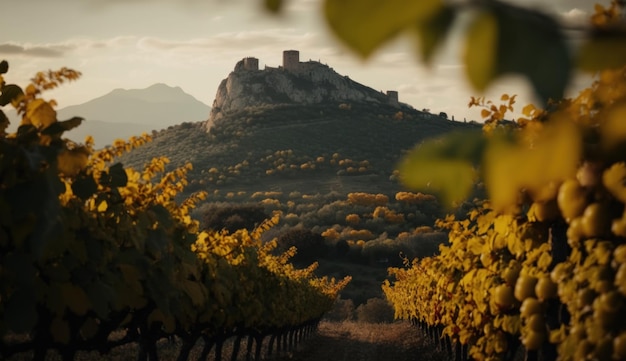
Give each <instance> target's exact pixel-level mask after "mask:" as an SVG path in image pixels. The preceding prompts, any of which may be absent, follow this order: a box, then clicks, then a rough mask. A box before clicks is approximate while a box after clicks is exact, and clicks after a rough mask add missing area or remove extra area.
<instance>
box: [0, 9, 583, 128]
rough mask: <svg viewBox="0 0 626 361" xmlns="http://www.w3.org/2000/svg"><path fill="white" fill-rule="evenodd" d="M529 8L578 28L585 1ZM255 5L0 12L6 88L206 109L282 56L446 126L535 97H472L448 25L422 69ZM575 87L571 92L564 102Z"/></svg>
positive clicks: (525, 92)
mask: <svg viewBox="0 0 626 361" xmlns="http://www.w3.org/2000/svg"><path fill="white" fill-rule="evenodd" d="M510 2H514V3H517V4H521V5H524V6H529V7H538V8H540V9H541V10H543V11H546V12H549V13H552V14H555V15H556V16H558V17H559V18H560V19H563V21H567V22H573V23H576V22H579V21H584V19H586V18H587V17H588V16H589V15H590V14H591V12H592V9H593V1H591V0H550V1H536V0H511V1H510ZM261 4H262V1H260V0H55V1H50V0H20V1H12V2H11V5H9V6H3V10H4V11H3V15H4V16H3V18H2V21H0V59H5V60H7V61H8V62H9V65H10V70H9V73H8V74H5V80H6V81H7V82H8V83H16V84H18V85H22V86H25V85H26V84H28V82H29V79H30V78H32V77H33V75H35V74H36V72H37V71H42V70H44V71H45V70H49V69H52V70H56V69H59V68H61V67H64V66H65V67H69V68H72V69H75V70H78V71H80V72H81V73H82V77H81V78H80V79H79V80H78V81H76V82H72V83H69V84H64V85H62V86H61V87H60V88H59V89H57V90H54V91H50V92H48V93H46V94H44V97H45V98H54V99H55V100H56V101H57V102H58V104H59V107H60V108H62V107H64V106H69V105H74V104H80V103H83V102H86V101H88V100H91V99H93V98H96V97H99V96H102V95H104V94H106V93H108V92H110V91H111V90H113V89H117V88H123V89H141V88H146V87H148V86H150V85H152V84H155V83H165V84H167V85H170V86H179V87H181V88H182V89H183V90H184V91H185V92H187V93H189V94H191V95H193V96H194V97H195V98H197V99H198V100H200V101H202V102H204V103H206V104H208V105H212V103H213V100H214V98H215V94H216V91H217V87H218V86H219V83H220V81H221V80H222V79H224V78H226V77H227V76H228V74H229V73H230V72H231V71H232V70H233V69H234V67H235V64H236V63H237V61H239V60H241V59H242V58H244V57H249V56H252V57H256V58H258V59H259V63H260V64H259V65H260V67H261V68H263V66H264V65H268V66H274V67H275V66H278V65H280V64H281V62H282V52H283V50H291V49H294V50H299V51H300V60H301V61H305V60H309V59H311V60H319V61H321V62H322V63H325V64H328V65H329V66H330V67H332V68H334V69H335V71H337V72H338V73H340V74H342V75H347V76H349V77H350V78H351V79H353V80H355V81H357V82H360V83H362V84H364V85H367V86H370V87H372V88H374V89H376V90H382V91H386V90H397V91H399V98H400V101H401V102H404V103H408V104H410V105H411V106H413V107H414V108H416V109H420V110H421V109H429V110H430V111H431V112H433V113H438V112H441V111H443V112H446V113H447V114H448V115H449V116H455V117H456V120H461V119H467V120H480V117H479V115H478V114H479V110H477V109H475V108H474V109H468V107H467V103H468V101H469V99H470V96H478V95H485V96H486V97H487V98H488V99H494V100H497V99H498V98H499V96H500V94H502V93H508V94H518V106H519V109H521V107H522V106H523V105H524V104H526V103H529V102H533V101H534V98H533V97H532V94H531V92H530V87H529V86H528V84H527V83H526V82H525V81H524V80H523V79H520V78H519V77H506V78H503V79H500V80H498V81H497V82H496V83H494V84H493V85H492V86H491V87H490V88H489V90H488V91H487V93H485V94H479V93H478V92H476V91H475V90H473V89H472V88H471V87H470V86H469V85H468V82H467V80H466V77H465V75H464V69H463V66H462V65H461V55H460V52H461V49H462V47H461V46H460V43H459V41H460V39H462V35H463V28H462V27H457V28H455V29H454V33H453V35H452V37H451V39H449V40H450V41H448V42H447V43H446V46H445V47H444V48H443V49H441V50H440V51H439V52H438V54H437V56H436V58H435V60H434V62H433V64H431V66H430V67H426V66H425V65H423V64H421V62H420V61H419V56H418V55H417V52H416V50H415V49H416V46H415V39H413V38H411V37H410V36H404V37H400V38H398V39H397V40H394V41H392V42H390V43H389V44H386V45H385V46H384V47H382V48H381V49H380V50H379V51H377V52H376V53H375V54H374V55H373V56H372V57H370V58H368V59H366V60H363V59H361V58H359V57H358V56H356V54H354V53H353V52H351V51H350V50H348V49H347V48H346V47H344V46H343V45H342V44H341V43H340V41H339V40H338V39H337V38H336V37H334V36H333V35H332V34H331V33H330V31H329V28H328V26H327V24H326V23H325V21H324V19H323V16H322V15H323V13H322V2H321V1H320V0H285V9H284V11H283V12H282V14H281V15H279V16H273V15H270V14H269V13H267V12H266V11H264V9H263V8H262V6H261ZM587 82H588V79H585V83H581V82H580V81H577V82H575V84H574V85H573V86H572V88H571V89H570V92H571V93H572V94H575V93H576V91H577V89H580V87H581V84H587Z"/></svg>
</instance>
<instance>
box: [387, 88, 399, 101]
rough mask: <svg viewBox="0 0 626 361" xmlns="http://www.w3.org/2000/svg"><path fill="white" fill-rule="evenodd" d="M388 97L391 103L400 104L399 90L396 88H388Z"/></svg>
mask: <svg viewBox="0 0 626 361" xmlns="http://www.w3.org/2000/svg"><path fill="white" fill-rule="evenodd" d="M387 98H388V99H389V104H391V105H398V104H399V102H398V92H397V91H395V90H387Z"/></svg>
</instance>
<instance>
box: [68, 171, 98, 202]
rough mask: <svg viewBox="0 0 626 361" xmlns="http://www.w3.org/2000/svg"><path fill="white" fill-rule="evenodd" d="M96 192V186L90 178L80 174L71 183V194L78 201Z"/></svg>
mask: <svg viewBox="0 0 626 361" xmlns="http://www.w3.org/2000/svg"><path fill="white" fill-rule="evenodd" d="M97 191H98V184H96V181H95V180H94V179H93V177H92V176H90V175H87V174H83V173H80V174H79V175H78V176H77V177H76V179H74V182H73V183H72V192H73V193H74V194H75V195H76V196H77V197H78V198H80V199H82V200H86V199H88V198H89V197H91V196H92V195H94V194H95V193H96V192H97Z"/></svg>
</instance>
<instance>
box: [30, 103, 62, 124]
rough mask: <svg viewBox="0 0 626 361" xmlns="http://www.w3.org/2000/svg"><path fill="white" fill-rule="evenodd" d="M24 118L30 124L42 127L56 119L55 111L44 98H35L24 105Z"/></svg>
mask: <svg viewBox="0 0 626 361" xmlns="http://www.w3.org/2000/svg"><path fill="white" fill-rule="evenodd" d="M25 118H26V119H28V122H29V123H30V124H32V125H34V126H36V127H37V128H40V129H43V128H46V127H47V126H49V125H50V124H52V123H54V122H56V121H57V112H56V110H54V109H53V108H52V106H51V105H50V103H48V102H46V101H45V100H43V99H35V100H33V101H32V102H30V103H28V105H27V106H26V115H25ZM26 124H28V123H26Z"/></svg>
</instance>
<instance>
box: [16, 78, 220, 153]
mask: <svg viewBox="0 0 626 361" xmlns="http://www.w3.org/2000/svg"><path fill="white" fill-rule="evenodd" d="M210 110H211V107H209V106H208V105H206V104H204V103H202V102H201V101H199V100H197V99H196V98H194V97H193V96H191V95H189V94H187V93H185V92H184V91H183V90H182V89H181V88H180V87H171V86H168V85H166V84H162V83H157V84H154V85H151V86H149V87H147V88H145V89H115V90H113V91H111V92H109V93H107V94H105V95H103V96H101V97H98V98H95V99H92V100H90V101H88V102H86V103H83V104H78V105H72V106H68V107H65V108H61V109H58V110H57V118H58V119H59V120H65V119H69V118H71V117H74V116H78V117H81V118H84V119H85V121H84V122H83V124H82V125H81V126H80V127H78V128H76V129H73V130H72V131H70V132H68V133H66V134H65V136H66V137H68V138H70V139H72V140H75V141H78V142H82V141H84V139H85V137H86V136H87V135H91V136H93V137H94V140H95V145H96V148H101V147H104V146H106V145H108V144H112V143H113V141H114V140H115V139H118V138H121V139H128V138H129V137H131V136H133V135H140V134H142V133H150V132H152V130H161V129H164V128H167V127H169V126H172V125H176V124H180V123H182V122H197V121H202V120H206V119H208V116H209V112H210ZM7 115H8V116H9V119H11V125H12V127H11V128H10V129H12V130H14V129H15V128H17V124H19V121H17V120H16V119H18V117H17V116H16V114H15V112H14V111H12V110H10V111H8V112H7Z"/></svg>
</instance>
